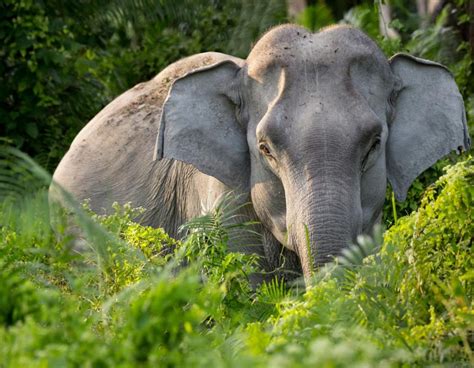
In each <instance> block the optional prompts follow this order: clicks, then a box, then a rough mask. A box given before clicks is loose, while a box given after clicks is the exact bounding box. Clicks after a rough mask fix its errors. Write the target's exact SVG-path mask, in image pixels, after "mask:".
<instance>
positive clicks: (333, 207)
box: [155, 25, 470, 277]
mask: <svg viewBox="0 0 474 368" xmlns="http://www.w3.org/2000/svg"><path fill="white" fill-rule="evenodd" d="M465 119H466V118H465V111H464V107H463V100H462V97H461V95H460V93H459V91H458V88H457V86H456V84H455V82H454V79H453V77H452V75H451V74H450V72H449V71H448V70H447V69H446V68H445V67H443V66H442V65H440V64H437V63H434V62H430V61H426V60H422V59H418V58H415V57H412V56H409V55H404V54H398V55H395V56H394V57H392V58H391V59H389V60H387V59H386V58H385V56H384V54H383V53H382V51H381V50H380V49H379V48H378V47H377V45H376V44H375V43H374V42H373V41H372V40H371V39H369V38H368V37H367V36H366V35H365V34H364V33H362V32H361V31H359V30H357V29H354V28H351V27H346V26H336V27H332V28H328V29H325V30H323V31H321V32H319V33H314V34H313V33H310V32H308V31H307V30H305V29H303V28H300V27H298V26H294V25H284V26H279V27H277V28H274V29H272V30H270V31H269V32H268V33H267V34H265V35H264V36H263V37H262V38H261V39H260V40H259V41H258V42H257V43H256V45H255V46H254V48H253V49H252V51H251V53H250V55H249V56H248V58H247V60H246V61H245V62H244V63H236V62H235V60H234V59H233V58H232V57H231V56H229V58H228V59H225V60H223V61H221V62H219V63H217V64H215V65H211V66H207V67H205V68H202V69H198V70H194V71H192V72H191V73H189V74H187V75H185V76H184V77H182V78H180V79H178V80H176V81H175V82H174V84H173V86H172V88H171V89H170V92H169V95H168V97H167V100H166V102H165V104H164V106H163V110H162V116H161V122H160V128H159V134H158V138H157V145H156V152H155V154H156V157H157V158H159V159H160V158H163V157H166V158H172V159H176V160H180V161H184V162H186V163H189V164H192V165H194V166H195V167H196V168H197V169H198V170H200V171H201V172H203V173H205V174H207V175H210V176H212V177H215V178H217V179H218V180H220V181H221V182H222V183H224V184H226V185H227V186H229V187H230V188H233V189H235V190H239V191H248V192H250V196H251V200H252V204H253V206H254V209H255V212H256V214H257V215H258V217H259V219H260V221H261V223H262V224H263V225H264V226H265V228H266V229H268V230H269V231H270V232H271V233H272V235H273V236H274V237H275V238H276V239H277V240H278V241H279V242H280V243H281V244H283V245H284V246H285V247H287V248H288V249H289V250H291V251H293V252H295V253H296V254H297V255H298V257H299V260H300V262H301V266H302V269H303V273H304V275H305V277H308V276H309V275H310V274H311V272H312V269H313V267H314V266H316V265H320V264H323V263H325V262H327V261H328V260H330V259H331V257H333V256H335V255H337V254H338V253H339V252H340V251H341V249H342V248H343V247H344V246H346V245H347V244H348V242H350V241H352V240H354V238H355V237H356V236H357V235H358V234H360V233H363V232H367V231H370V230H371V228H372V226H373V224H374V223H375V222H377V221H379V220H380V216H381V212H382V207H383V203H384V198H385V191H386V186H387V178H388V180H389V181H390V183H391V185H392V187H393V189H394V191H395V194H396V197H397V199H399V200H403V199H404V198H405V197H406V193H407V190H408V188H409V186H410V184H411V183H412V181H413V180H414V179H415V178H416V176H417V175H419V174H420V173H421V172H422V171H424V170H426V169H427V168H428V167H430V166H431V165H432V164H434V163H435V162H436V161H437V160H438V159H440V158H441V157H443V156H445V155H446V154H448V153H449V152H450V151H452V150H463V149H464V150H465V149H467V148H468V147H469V144H470V142H469V136H468V133H467V128H466V120H465ZM308 244H309V247H308Z"/></svg>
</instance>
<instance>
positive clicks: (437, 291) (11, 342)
mask: <svg viewBox="0 0 474 368" xmlns="http://www.w3.org/2000/svg"><path fill="white" fill-rule="evenodd" d="M25 157H26V156H22V155H21V154H16V158H17V159H18V161H19V162H20V163H17V165H16V167H22V168H23V170H22V171H21V173H20V174H18V177H25V178H28V177H30V179H31V180H26V182H29V183H32V182H34V180H33V178H36V182H37V185H36V186H32V185H29V186H28V193H29V195H25V193H23V194H22V195H16V196H15V195H12V190H9V189H8V185H4V186H3V187H2V188H3V189H2V190H0V197H1V198H2V206H1V211H0V223H1V224H2V227H1V230H0V341H1V342H2V343H1V344H0V367H26V366H28V367H45V366H47V367H49V366H61V367H62V366H81V367H82V366H93V367H109V366H110V367H115V366H121V367H134V366H193V367H195V366H196V367H199V366H213V367H228V366H230V367H232V366H236V367H242V366H257V367H258V366H271V367H300V366H301V367H305V366H318V367H346V366H347V367H348V366H350V367H358V366H360V367H362V366H363V367H367V366H374V367H375V366H376V367H384V366H385V367H397V366H427V365H430V366H444V365H446V366H456V367H462V366H466V367H467V366H470V365H472V364H474V357H473V353H472V349H473V344H474V341H473V327H474V311H473V301H472V295H473V285H474V284H473V278H474V273H473V269H474V268H473V263H474V258H473V257H472V252H471V249H472V235H473V234H474V211H473V204H474V203H473V202H474V160H473V159H472V158H470V157H468V158H465V159H464V160H463V161H461V162H459V163H457V164H456V165H454V166H451V167H449V168H448V169H447V170H446V173H445V175H444V176H442V177H441V178H440V179H439V180H438V181H437V182H436V184H435V185H433V186H431V187H429V189H428V190H427V191H426V193H425V195H424V197H423V200H422V203H421V206H420V208H419V209H418V210H417V211H416V212H414V213H412V214H411V215H410V216H405V217H402V218H399V219H398V220H397V223H396V224H395V225H394V226H392V227H391V228H390V230H389V231H387V232H386V233H385V234H384V235H382V234H383V232H382V230H381V229H376V230H375V231H374V234H373V237H361V238H360V239H359V242H358V243H359V244H358V245H354V246H353V247H352V248H349V249H348V250H346V252H345V253H344V255H343V256H342V257H341V258H339V259H337V260H335V261H334V262H333V263H332V264H329V265H327V266H326V267H324V268H323V269H321V270H319V271H318V272H317V273H316V274H315V276H314V282H313V283H312V284H311V285H308V286H307V288H306V290H301V289H300V290H298V289H297V288H295V287H292V286H291V285H286V284H285V283H284V282H283V281H281V280H277V279H274V280H273V281H271V282H268V283H264V284H262V285H260V286H258V287H256V288H255V287H252V285H251V284H250V282H249V276H250V275H251V274H252V273H254V272H256V271H258V263H257V259H256V256H252V255H246V254H242V253H235V252H229V251H228V249H227V244H228V241H229V236H230V235H232V234H235V233H239V234H241V233H243V232H245V231H250V230H247V226H245V225H236V224H235V221H231V220H232V216H233V212H232V211H233V210H232V206H229V205H228V202H226V201H223V202H222V204H221V205H220V206H218V207H217V208H216V209H215V210H213V211H212V212H210V213H207V214H205V215H203V217H201V218H199V219H196V220H194V221H193V222H192V223H190V224H188V225H186V226H185V227H184V228H183V234H184V235H183V238H182V239H180V240H174V239H172V238H170V237H169V236H168V235H167V234H166V233H165V232H163V231H162V230H161V229H153V228H149V227H144V226H140V225H138V224H136V223H135V222H134V221H133V219H134V218H136V216H137V214H138V213H139V211H140V210H135V209H132V208H131V207H130V206H129V205H125V206H118V205H116V206H115V207H114V209H115V213H113V214H111V215H109V216H97V215H93V216H92V217H91V216H90V215H89V214H88V210H87V209H83V208H81V207H79V206H76V207H74V206H72V205H71V203H69V202H68V200H67V198H66V200H65V203H66V205H65V206H64V207H66V208H68V211H64V209H63V210H55V209H54V207H52V209H50V206H49V204H48V199H47V195H46V194H47V192H46V189H45V188H46V186H45V184H46V183H45V182H41V180H40V179H38V177H41V171H40V170H39V169H38V168H37V167H36V166H35V165H34V163H33V162H32V161H28V160H27V159H26V158H25ZM6 161H8V160H2V162H3V163H4V162H6ZM1 174H2V172H1V170H0V175H1ZM43 179H44V180H46V179H45V178H43ZM5 188H6V189H5ZM10 189H11V188H10ZM7 194H8V195H7ZM68 203H69V204H68ZM86 207H87V206H86ZM137 211H138V212H137ZM50 212H51V213H50ZM65 212H68V213H69V218H71V213H73V214H74V215H73V218H75V223H76V225H77V227H78V228H80V229H81V231H80V232H79V233H76V234H75V235H69V234H68V232H67V231H66V229H67V228H68V227H67V226H66V225H65V224H66V219H65V217H64V216H65ZM50 215H54V216H56V218H57V219H59V220H57V221H55V222H54V232H53V230H52V229H51V227H50V225H49V221H48V219H49V216H50ZM78 248H80V249H81V252H80V253H78V252H76V249H78Z"/></svg>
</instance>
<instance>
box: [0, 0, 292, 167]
mask: <svg viewBox="0 0 474 368" xmlns="http://www.w3.org/2000/svg"><path fill="white" fill-rule="evenodd" d="M284 19H285V2H284V1H282V0H272V1H269V2H265V3H258V4H256V3H254V2H252V1H237V0H215V1H211V2H209V1H204V0H197V1H196V0H194V1H191V0H180V1H176V0H167V1H156V0H147V1H137V0H135V1H122V0H114V1H107V2H97V1H92V0H84V1H80V2H71V1H63V0H52V1H46V2H45V1H40V0H22V1H16V0H6V1H3V2H2V4H1V5H0V41H1V43H2V45H1V47H0V59H1V61H0V137H4V138H6V139H7V141H9V142H11V143H13V144H14V145H15V146H16V147H18V148H21V149H22V150H23V151H25V152H27V153H29V154H30V155H32V156H33V157H34V158H35V159H36V160H37V161H38V162H39V163H40V164H41V165H43V166H44V167H46V168H47V169H49V170H50V171H52V170H53V169H54V167H55V166H56V164H57V163H58V162H59V160H60V158H61V157H62V156H63V155H64V153H65V151H66V149H67V148H68V146H69V144H70V143H71V141H72V139H73V138H74V136H75V135H76V134H77V133H78V131H79V130H80V129H81V128H82V127H83V126H84V125H85V124H86V123H87V121H88V120H89V119H91V118H92V117H93V116H94V115H95V114H97V112H98V111H99V110H100V109H101V108H102V107H103V106H104V105H105V104H106V103H107V102H109V101H111V100H112V99H113V98H114V97H115V96H117V95H119V94H120V93H122V92H123V91H125V90H126V89H128V88H130V87H132V86H133V85H135V84H137V83H139V82H143V81H146V80H148V79H150V78H152V77H154V76H155V75H156V74H158V73H159V72H160V71H161V70H162V69H163V68H165V67H166V66H167V65H169V64H171V63H172V62H174V61H176V60H178V59H180V58H183V57H185V56H189V55H192V54H195V53H199V52H204V51H221V52H227V53H231V54H236V55H237V56H245V55H246V54H247V52H248V50H249V48H250V44H251V42H253V41H254V40H255V38H256V37H258V36H259V34H261V33H262V32H263V31H264V30H265V29H266V28H268V27H269V26H272V25H274V24H277V23H278V22H281V21H283V20H284ZM229 40H232V42H229Z"/></svg>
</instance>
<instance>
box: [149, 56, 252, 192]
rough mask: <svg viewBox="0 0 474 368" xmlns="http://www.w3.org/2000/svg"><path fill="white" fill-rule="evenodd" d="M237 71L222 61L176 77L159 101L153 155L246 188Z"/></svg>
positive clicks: (247, 160)
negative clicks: (156, 135) (158, 120)
mask: <svg viewBox="0 0 474 368" xmlns="http://www.w3.org/2000/svg"><path fill="white" fill-rule="evenodd" d="M240 70H241V68H240V66H239V65H237V64H236V63H235V62H234V61H230V60H225V61H221V62H219V63H217V64H214V65H210V66H207V67H204V68H200V69H198V70H194V71H192V72H190V73H188V74H187V75H185V76H184V77H182V78H179V79H177V80H176V81H175V82H174V84H173V85H172V87H171V89H170V91H169V94H168V97H167V99H166V101H165V103H164V105H163V110H162V114H161V119H160V125H159V132H158V137H157V140H156V149H155V157H154V158H155V159H162V158H171V159H175V160H179V161H183V162H186V163H188V164H191V165H193V166H194V167H196V168H197V169H198V170H199V171H201V172H203V173H204V174H207V175H210V176H213V177H215V178H216V179H218V180H220V181H221V182H223V183H224V184H226V185H228V186H230V187H231V188H234V189H241V190H248V185H249V174H250V158H249V150H248V144H247V139H246V132H245V129H244V128H243V127H242V126H241V125H240V123H239V121H238V118H237V111H238V108H239V106H240V97H239V96H240V93H239V86H240V74H241V73H239V71H240Z"/></svg>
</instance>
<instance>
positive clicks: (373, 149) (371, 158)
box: [362, 136, 380, 172]
mask: <svg viewBox="0 0 474 368" xmlns="http://www.w3.org/2000/svg"><path fill="white" fill-rule="evenodd" d="M379 147H380V136H377V137H376V138H375V140H374V142H373V143H372V146H370V149H369V151H368V152H367V154H366V155H365V157H364V159H363V160H362V172H364V171H366V170H367V169H369V168H370V167H371V166H372V165H373V164H374V163H375V159H376V158H377V155H376V153H377V151H378V148H379Z"/></svg>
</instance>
